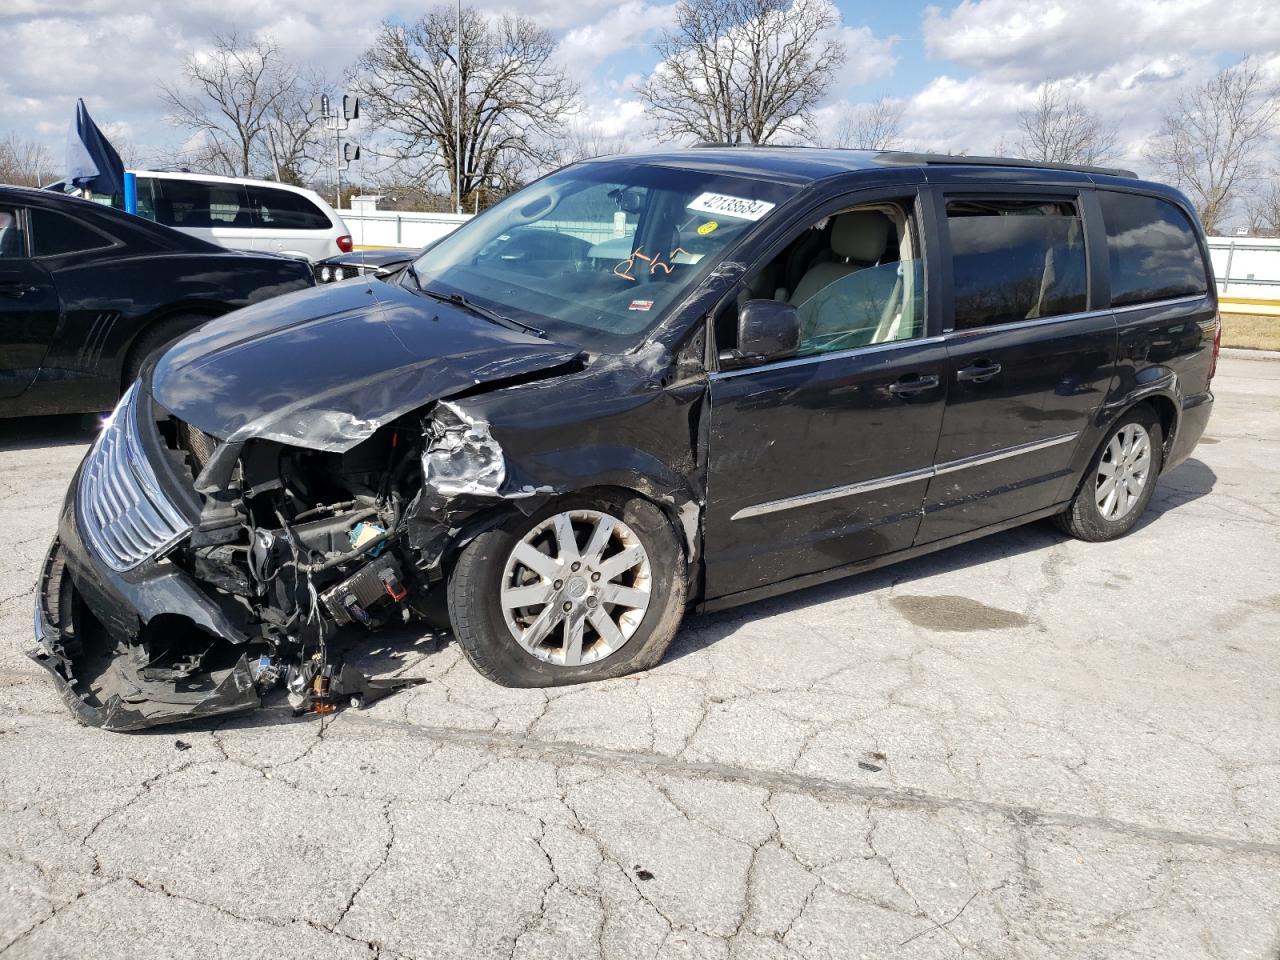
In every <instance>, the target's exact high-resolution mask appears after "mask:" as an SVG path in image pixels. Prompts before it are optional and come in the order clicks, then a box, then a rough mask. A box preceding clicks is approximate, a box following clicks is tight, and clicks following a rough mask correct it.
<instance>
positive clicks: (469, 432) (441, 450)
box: [422, 403, 507, 497]
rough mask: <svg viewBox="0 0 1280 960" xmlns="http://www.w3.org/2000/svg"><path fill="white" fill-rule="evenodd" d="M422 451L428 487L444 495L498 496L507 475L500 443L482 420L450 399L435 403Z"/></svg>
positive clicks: (425, 479)
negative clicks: (468, 414) (426, 440)
mask: <svg viewBox="0 0 1280 960" xmlns="http://www.w3.org/2000/svg"><path fill="white" fill-rule="evenodd" d="M428 435H429V437H430V439H429V440H428V443H427V449H426V451H425V452H424V453H423V454H422V477H423V482H424V483H425V484H426V486H427V487H429V488H430V489H432V490H434V491H435V492H436V493H439V494H441V495H443V496H446V497H456V496H461V495H463V494H471V495H473V496H482V497H486V496H487V497H493V496H498V495H499V494H498V491H499V488H501V486H502V484H503V481H505V480H506V478H507V463H506V458H505V456H504V455H503V453H502V447H501V446H499V445H498V441H497V440H495V439H493V436H492V435H491V434H490V433H489V425H488V424H487V423H485V422H484V421H483V420H476V419H475V418H473V417H469V416H467V415H466V414H465V413H463V412H462V411H461V410H459V409H458V408H457V407H456V406H455V405H453V404H451V403H440V404H438V405H437V406H436V411H435V415H434V416H433V417H432V420H431V424H430V426H429V428H428Z"/></svg>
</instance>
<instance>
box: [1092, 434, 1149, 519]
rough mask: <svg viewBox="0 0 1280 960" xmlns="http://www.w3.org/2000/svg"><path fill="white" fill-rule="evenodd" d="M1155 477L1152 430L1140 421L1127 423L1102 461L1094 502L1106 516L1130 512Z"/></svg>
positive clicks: (1099, 463) (1120, 515)
mask: <svg viewBox="0 0 1280 960" xmlns="http://www.w3.org/2000/svg"><path fill="white" fill-rule="evenodd" d="M1150 480H1151V434H1149V433H1148V432H1147V429H1146V427H1144V426H1143V425H1142V424H1140V423H1126V424H1125V425H1124V426H1123V427H1121V428H1120V429H1119V430H1118V431H1116V435H1115V436H1114V437H1112V438H1111V442H1110V443H1108V444H1107V449H1106V450H1105V451H1104V452H1103V454H1102V459H1101V460H1100V461H1099V462H1098V476H1097V479H1096V481H1095V486H1094V502H1095V503H1096V504H1097V505H1098V513H1100V514H1101V515H1102V518H1103V519H1104V520H1113V521H1114V520H1120V519H1122V518H1124V517H1125V516H1127V515H1128V513H1129V511H1130V510H1132V509H1133V508H1134V506H1135V505H1136V504H1137V502H1138V500H1139V499H1140V498H1141V496H1142V491H1143V490H1144V489H1145V488H1146V485H1147V484H1148V483H1149V482H1150Z"/></svg>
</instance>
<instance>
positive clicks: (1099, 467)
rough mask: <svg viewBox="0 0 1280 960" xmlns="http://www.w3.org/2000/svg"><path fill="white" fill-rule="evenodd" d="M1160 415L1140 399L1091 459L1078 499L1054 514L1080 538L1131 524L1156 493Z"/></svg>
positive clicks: (1112, 534)
mask: <svg viewBox="0 0 1280 960" xmlns="http://www.w3.org/2000/svg"><path fill="white" fill-rule="evenodd" d="M1162 444H1163V435H1162V432H1161V429H1160V420H1159V418H1158V417H1157V416H1156V414H1155V411H1154V410H1152V409H1151V408H1150V407H1149V406H1147V405H1146V404H1139V405H1138V406H1136V407H1134V408H1133V409H1132V410H1130V411H1128V412H1127V413H1125V414H1124V415H1123V416H1122V417H1121V418H1120V420H1119V422H1117V423H1116V425H1115V426H1114V427H1112V428H1111V431H1110V432H1109V433H1108V434H1107V436H1106V438H1105V439H1104V440H1103V441H1102V445H1101V446H1100V447H1099V448H1098V451H1097V452H1096V453H1095V454H1094V455H1093V459H1092V460H1091V461H1090V462H1089V469H1088V470H1087V471H1086V473H1085V478H1084V481H1083V482H1082V483H1081V484H1080V490H1079V491H1078V492H1077V493H1076V496H1075V499H1074V500H1072V501H1071V505H1070V506H1069V507H1068V508H1067V509H1066V511H1065V512H1063V513H1061V514H1059V515H1058V516H1057V517H1056V518H1055V519H1056V521H1057V523H1058V526H1059V527H1061V528H1062V529H1063V530H1064V531H1066V532H1067V533H1069V534H1071V535H1072V536H1073V537H1076V538H1078V539H1080V540H1089V541H1093V542H1100V541H1103V540H1114V539H1116V538H1117V537H1122V536H1124V535H1125V534H1126V533H1128V532H1129V531H1130V530H1132V529H1133V526H1134V524H1136V523H1137V522H1138V519H1139V518H1140V517H1141V516H1142V513H1143V511H1144V510H1146V509H1147V504H1148V503H1150V502H1151V497H1152V495H1153V494H1154V493H1155V488H1156V478H1157V477H1158V476H1160V468H1161V466H1162V464H1163V462H1164V448H1163V445H1162Z"/></svg>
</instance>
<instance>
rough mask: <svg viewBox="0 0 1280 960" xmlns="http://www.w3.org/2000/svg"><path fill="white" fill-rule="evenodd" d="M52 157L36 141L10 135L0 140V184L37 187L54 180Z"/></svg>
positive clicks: (45, 147) (43, 146) (47, 150)
mask: <svg viewBox="0 0 1280 960" xmlns="http://www.w3.org/2000/svg"><path fill="white" fill-rule="evenodd" d="M55 176H56V174H54V173H53V156H52V155H51V154H50V152H49V148H48V147H47V146H45V145H44V144H43V143H40V142H39V141H37V140H28V139H26V138H25V137H19V136H18V135H17V134H16V133H10V134H9V135H8V136H7V137H5V138H4V139H3V140H0V183H11V184H13V185H14V186H17V187H38V186H41V185H42V184H45V183H48V182H49V181H51V180H53V179H54V178H55Z"/></svg>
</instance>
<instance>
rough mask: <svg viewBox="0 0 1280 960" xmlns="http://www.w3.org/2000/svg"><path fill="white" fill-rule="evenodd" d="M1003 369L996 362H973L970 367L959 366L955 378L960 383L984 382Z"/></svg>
mask: <svg viewBox="0 0 1280 960" xmlns="http://www.w3.org/2000/svg"><path fill="white" fill-rule="evenodd" d="M1001 369H1003V368H1002V367H1001V366H1000V364H998V363H975V364H974V365H973V366H971V367H961V368H960V369H959V370H957V371H956V379H957V380H959V381H960V382H961V383H965V382H969V383H986V382H987V381H988V380H990V379H991V378H992V377H994V376H995V375H996V374H997V373H999V372H1000V371H1001Z"/></svg>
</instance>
